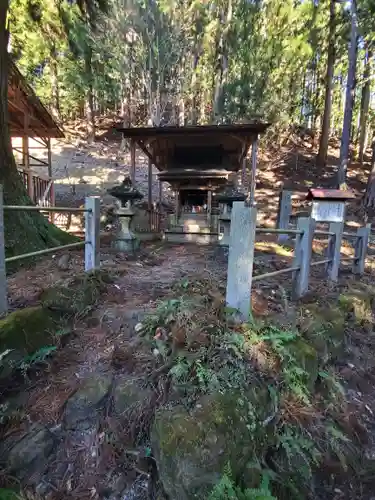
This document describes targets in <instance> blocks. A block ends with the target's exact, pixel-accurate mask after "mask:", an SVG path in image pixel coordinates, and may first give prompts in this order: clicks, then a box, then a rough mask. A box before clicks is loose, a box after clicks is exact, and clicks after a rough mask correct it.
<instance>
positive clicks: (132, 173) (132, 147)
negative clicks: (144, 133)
mask: <svg viewBox="0 0 375 500" xmlns="http://www.w3.org/2000/svg"><path fill="white" fill-rule="evenodd" d="M135 152H136V150H135V142H134V141H133V140H132V139H131V140H130V180H131V181H132V184H133V186H134V185H135Z"/></svg>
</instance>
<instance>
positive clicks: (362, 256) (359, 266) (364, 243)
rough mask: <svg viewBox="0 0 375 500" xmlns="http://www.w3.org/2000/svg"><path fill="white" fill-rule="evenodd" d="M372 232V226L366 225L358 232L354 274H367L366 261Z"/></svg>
mask: <svg viewBox="0 0 375 500" xmlns="http://www.w3.org/2000/svg"><path fill="white" fill-rule="evenodd" d="M370 232H371V224H366V226H364V227H360V228H359V229H358V230H357V238H356V242H355V245H354V262H353V274H359V275H361V274H363V273H364V272H365V261H366V255H367V247H368V241H369V237H370Z"/></svg>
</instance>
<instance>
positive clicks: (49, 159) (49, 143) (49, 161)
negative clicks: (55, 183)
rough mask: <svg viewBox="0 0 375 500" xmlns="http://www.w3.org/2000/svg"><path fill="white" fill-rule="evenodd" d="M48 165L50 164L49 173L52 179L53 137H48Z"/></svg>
mask: <svg viewBox="0 0 375 500" xmlns="http://www.w3.org/2000/svg"><path fill="white" fill-rule="evenodd" d="M47 165H48V175H49V176H50V178H51V179H52V151H51V139H50V138H49V137H48V139H47Z"/></svg>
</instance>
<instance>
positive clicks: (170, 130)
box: [117, 122, 270, 140]
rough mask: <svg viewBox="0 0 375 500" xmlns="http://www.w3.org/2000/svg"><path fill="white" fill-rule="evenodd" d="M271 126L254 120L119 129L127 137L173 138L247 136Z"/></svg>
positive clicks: (146, 138) (147, 138)
mask: <svg viewBox="0 0 375 500" xmlns="http://www.w3.org/2000/svg"><path fill="white" fill-rule="evenodd" d="M269 126H270V123H263V122H252V123H239V124H231V125H190V126H186V127H176V126H167V127H133V128H132V127H129V128H123V127H119V128H117V130H118V131H119V132H121V133H122V134H123V136H124V137H126V138H129V139H141V140H150V139H152V138H155V137H160V136H164V137H165V136H169V137H170V138H173V137H175V136H181V135H184V136H189V137H196V136H201V135H207V134H209V135H216V136H225V135H228V134H229V135H235V136H238V137H239V138H247V137H253V136H254V135H258V134H262V133H264V132H265V131H266V130H267V128H268V127H269Z"/></svg>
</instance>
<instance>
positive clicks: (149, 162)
mask: <svg viewBox="0 0 375 500" xmlns="http://www.w3.org/2000/svg"><path fill="white" fill-rule="evenodd" d="M147 181H148V209H149V210H152V161H151V160H150V158H149V159H148V176H147Z"/></svg>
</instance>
